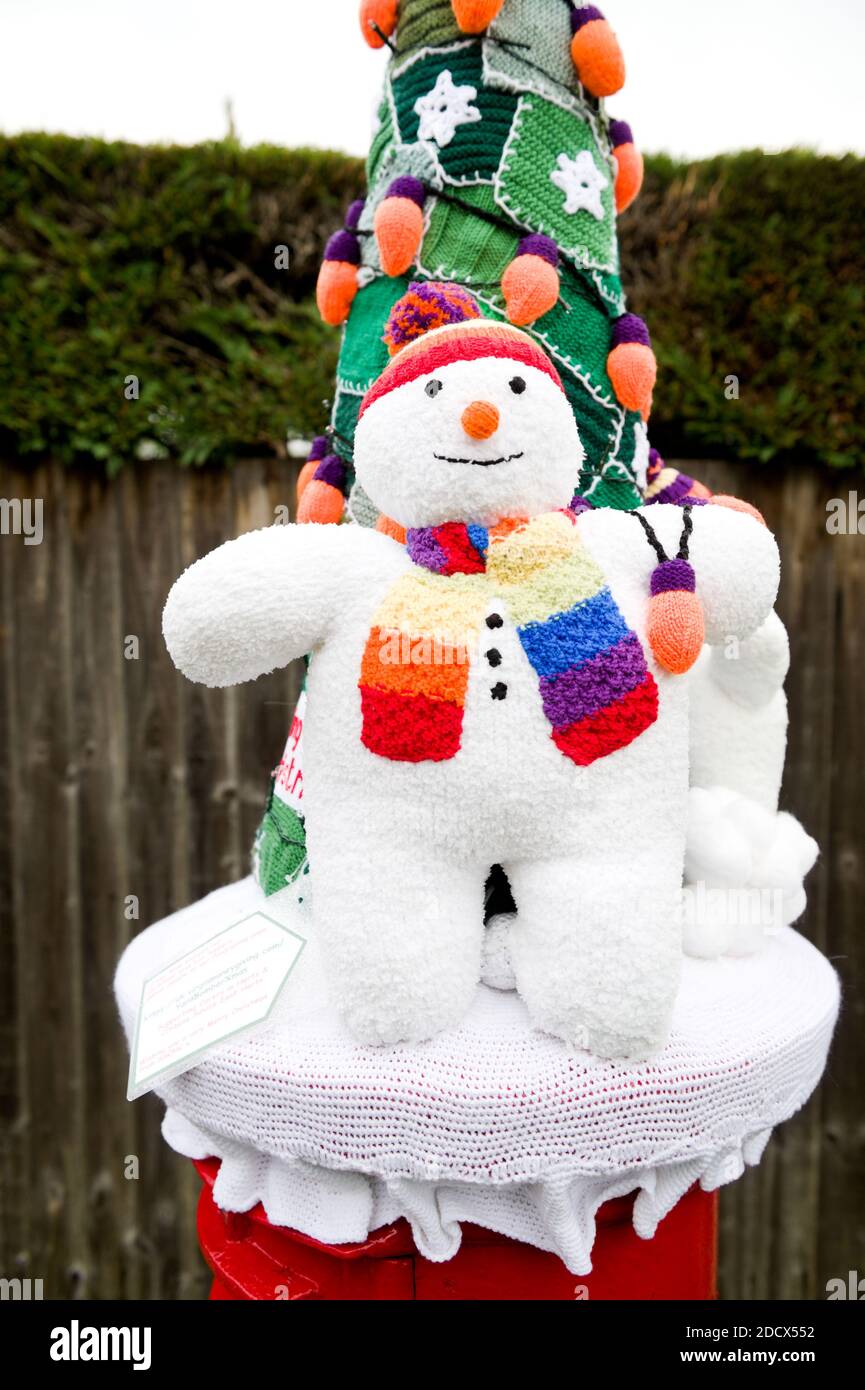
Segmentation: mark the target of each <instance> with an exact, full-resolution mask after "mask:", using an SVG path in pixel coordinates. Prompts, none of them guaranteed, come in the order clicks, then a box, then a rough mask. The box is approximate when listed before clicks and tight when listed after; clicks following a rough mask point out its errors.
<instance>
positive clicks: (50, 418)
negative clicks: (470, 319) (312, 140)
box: [0, 135, 363, 471]
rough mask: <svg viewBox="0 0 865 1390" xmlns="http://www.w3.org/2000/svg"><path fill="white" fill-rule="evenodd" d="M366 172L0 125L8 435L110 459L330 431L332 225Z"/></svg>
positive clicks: (35, 445)
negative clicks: (327, 252)
mask: <svg viewBox="0 0 865 1390" xmlns="http://www.w3.org/2000/svg"><path fill="white" fill-rule="evenodd" d="M362 187H363V171H362V168H361V165H360V164H359V162H358V161H357V160H353V159H349V158H347V157H345V156H342V155H337V154H326V153H320V152H316V151H308V150H288V151H287V150H279V149H269V148H258V149H254V150H241V149H240V148H239V147H237V146H236V145H233V144H231V143H224V144H218V145H205V146H200V147H197V148H192V149H180V148H165V149H162V148H155V149H151V148H141V147H138V146H134V145H122V144H105V143H102V142H99V141H95V140H70V139H65V138H62V137H53V136H43V135H35V136H31V135H28V136H22V137H20V138H16V139H4V140H0V316H2V329H0V332H2V351H0V430H2V431H3V432H4V433H5V434H6V435H7V443H9V442H11V443H13V444H14V446H15V448H16V449H17V451H18V452H19V453H22V454H31V453H42V452H45V451H48V452H50V453H52V454H55V455H60V456H61V457H64V458H66V459H67V460H72V459H81V458H86V457H87V456H90V457H95V458H96V459H98V460H101V461H104V463H105V464H106V465H107V467H108V468H109V470H111V471H113V470H115V469H116V468H117V467H119V466H120V465H121V464H122V463H123V462H124V461H126V460H129V459H133V458H135V457H136V455H137V454H141V453H142V452H143V453H152V452H153V450H154V446H156V447H157V448H158V449H160V450H167V451H168V452H169V453H171V454H172V455H174V456H176V457H178V458H179V459H180V461H181V462H183V463H202V462H204V461H205V460H207V459H209V458H212V457H219V456H221V457H225V458H231V457H234V456H236V455H237V454H238V452H243V451H247V450H256V451H261V450H262V449H278V448H280V447H281V445H282V442H283V441H284V439H285V434H286V430H287V429H288V430H291V431H293V432H300V433H306V434H308V433H309V432H311V431H313V430H314V429H315V427H316V426H318V425H320V423H321V419H322V413H323V412H322V408H321V400H322V397H323V396H325V395H327V394H328V393H329V391H330V385H329V383H330V381H331V380H332V376H333V370H334V366H335V363H336V354H337V345H338V344H337V335H336V334H335V333H333V332H332V331H331V330H330V329H327V328H325V327H324V325H323V324H322V323H321V322H320V320H319V317H318V314H317V313H316V311H315V308H314V305H313V304H312V303H311V295H312V291H313V288H314V285H315V276H316V273H317V269H318V259H319V255H320V250H321V243H322V238H323V236H324V235H325V232H326V231H327V230H328V229H329V228H331V227H332V226H333V225H334V224H336V223H338V222H339V221H340V220H341V217H342V210H343V207H344V205H345V203H346V202H347V201H348V200H349V199H350V198H351V197H353V196H355V195H356V194H357V192H358V191H360V190H362ZM279 245H288V246H289V247H290V250H291V268H290V269H289V270H287V271H286V270H277V269H276V268H275V264H274V261H275V255H274V248H275V247H276V246H279ZM130 375H135V376H138V377H139V379H140V398H139V399H138V400H126V399H125V395H124V381H125V379H126V377H127V376H130ZM10 437H11V438H10Z"/></svg>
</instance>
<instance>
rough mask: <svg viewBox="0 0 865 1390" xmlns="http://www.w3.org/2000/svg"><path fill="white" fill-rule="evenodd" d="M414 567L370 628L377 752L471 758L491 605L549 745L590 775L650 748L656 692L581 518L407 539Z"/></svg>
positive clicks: (366, 718) (370, 719)
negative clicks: (498, 610) (525, 671)
mask: <svg viewBox="0 0 865 1390" xmlns="http://www.w3.org/2000/svg"><path fill="white" fill-rule="evenodd" d="M407 545H408V551H409V554H410V556H411V558H412V560H413V561H414V567H413V568H412V570H411V571H409V573H408V574H406V575H403V576H402V577H401V578H400V579H398V580H397V582H396V583H395V584H394V585H393V586H392V588H391V589H390V590H389V592H388V593H387V595H386V596H385V598H384V600H383V602H382V604H381V605H380V607H379V608H378V610H377V612H376V613H375V616H374V618H373V625H372V629H371V631H370V634H369V637H368V639H367V643H366V648H365V651H364V656H363V662H362V666H361V674H360V680H359V682H358V684H359V688H360V694H361V710H362V717H363V727H362V733H361V738H362V741H363V743H364V744H365V746H366V747H367V748H368V749H370V751H371V752H373V753H376V754H378V756H379V757H382V758H390V759H392V760H395V761H397V762H426V761H431V762H443V761H446V760H447V759H448V758H452V757H454V755H455V754H456V753H457V752H458V750H459V747H460V742H461V738H462V727H463V711H464V708H465V699H466V691H467V689H468V679H469V667H470V660H471V657H472V654H473V653H474V652H476V650H477V646H478V638H479V635H480V632H481V628H482V625H483V623H484V621H485V617H486V614H487V613H488V612H489V609H490V603H491V600H496V601H498V602H501V603H504V604H505V605H506V607H507V610H508V612H509V614H510V617H511V619H512V621H513V622H514V623H515V625H516V629H517V633H518V635H519V639H520V642H521V644H522V648H523V651H524V652H525V654H526V656H527V658H528V660H529V663H530V664H531V666H532V668H533V669H534V671H535V674H536V675H537V678H538V684H539V692H540V698H541V703H542V705H543V709H544V713H545V715H546V717H547V719H548V720H549V723H550V727H551V736H552V738H553V741H554V742H555V744H556V746H557V747H558V748H559V749H560V750H561V752H562V753H563V754H564V755H565V757H567V758H570V759H571V760H572V761H573V762H575V763H576V764H578V766H580V767H586V766H588V764H589V763H593V762H594V761H595V760H596V759H597V758H603V757H606V756H607V755H608V754H609V753H614V752H615V751H616V750H617V749H618V748H623V747H624V746H625V745H626V744H628V743H631V742H632V741H633V740H634V739H635V738H637V737H639V735H640V734H641V733H643V732H644V731H645V730H646V729H647V728H648V727H649V726H650V725H651V724H653V723H654V722H655V719H656V718H657V714H658V690H657V686H656V685H655V680H654V677H653V676H652V675H651V673H650V671H649V669H648V666H647V664H646V658H645V654H644V652H643V648H642V645H641V643H640V640H639V638H638V637H637V636H636V634H635V633H633V632H632V631H631V629H630V628H629V627H628V625H627V623H626V622H625V620H624V618H623V616H622V614H621V612H620V611H619V609H618V607H617V605H616V603H615V601H614V599H613V596H612V594H611V593H610V590H609V588H608V587H607V585H606V583H605V580H604V576H603V574H602V572H601V570H600V569H599V567H598V566H597V564H596V563H595V561H594V560H593V559H592V557H591V556H590V555H589V553H588V551H587V550H586V548H585V546H584V545H583V542H582V540H581V539H580V536H579V533H578V530H577V526H576V518H575V516H574V515H573V513H572V512H570V511H559V512H549V513H546V514H545V515H543V516H539V517H535V518H533V519H532V520H531V521H505V522H500V523H499V524H498V525H497V526H495V527H493V528H492V529H491V530H487V529H486V528H485V527H482V526H464V525H462V524H461V523H449V524H448V525H445V526H433V527H426V528H423V529H420V530H414V531H409V532H408V538H407Z"/></svg>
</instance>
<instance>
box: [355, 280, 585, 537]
mask: <svg viewBox="0 0 865 1390" xmlns="http://www.w3.org/2000/svg"><path fill="white" fill-rule="evenodd" d="M414 288H415V287H412V289H413V290H414ZM449 288H450V287H445V286H441V287H440V286H424V287H423V289H424V290H425V291H429V292H431V291H438V290H445V289H449ZM461 293H463V294H464V292H461ZM465 297H466V298H467V299H468V298H469V297H468V296H465ZM408 298H409V296H406V299H408ZM401 303H402V301H401ZM397 309H399V306H397ZM475 312H477V311H476V310H475ZM582 460H583V447H582V444H581V443H580V437H579V434H578V432H577V426H576V421H575V420H574V415H573V411H572V410H571V407H570V405H569V404H568V401H567V397H566V396H565V393H564V389H563V387H562V383H561V380H560V378H559V375H558V373H557V371H556V369H555V367H554V366H553V365H552V363H551V361H550V359H549V358H548V357H547V356H546V354H545V353H544V352H543V351H542V350H541V348H540V347H539V346H538V345H537V343H535V342H534V340H533V339H532V338H530V337H529V336H528V334H526V333H522V332H521V331H520V330H519V329H517V328H514V327H513V326H512V325H510V324H506V323H493V322H492V321H490V320H486V319H481V318H480V317H475V318H469V319H466V320H465V321H463V322H456V323H446V324H445V325H444V326H442V327H435V328H433V329H431V330H430V331H427V332H423V333H422V336H420V337H416V338H414V339H412V340H411V341H409V342H408V343H407V344H406V345H405V346H400V348H399V351H397V352H396V354H395V356H394V358H393V360H392V361H391V362H390V364H389V365H388V366H387V368H386V369H385V371H384V372H383V373H382V375H381V376H380V377H379V379H378V381H377V382H376V383H375V384H374V386H373V387H372V388H371V389H370V390H369V391H368V392H367V394H366V396H365V397H364V401H363V404H362V406H361V413H360V419H359V422H358V426H357V431H356V433H355V442H354V465H355V471H356V473H357V478H358V481H359V482H360V485H361V487H362V488H363V489H364V491H365V492H366V493H367V495H368V496H369V497H370V498H371V499H372V501H373V502H374V503H375V505H376V506H377V507H378V508H380V510H381V511H383V512H384V513H385V514H386V515H387V516H389V517H391V518H392V519H393V520H394V521H397V522H399V523H400V525H402V526H405V527H421V526H440V525H444V524H445V523H446V522H449V521H462V522H465V523H467V524H468V525H478V526H493V525H495V523H496V522H498V521H501V520H503V519H504V518H506V517H524V516H536V515H538V514H539V513H542V512H547V511H553V510H555V509H556V508H557V507H566V506H567V505H568V503H569V502H570V500H571V498H572V497H573V495H574V491H575V489H576V486H577V481H578V477H579V471H580V466H581V463H582Z"/></svg>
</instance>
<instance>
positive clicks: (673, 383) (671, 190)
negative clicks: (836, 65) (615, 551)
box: [620, 150, 865, 467]
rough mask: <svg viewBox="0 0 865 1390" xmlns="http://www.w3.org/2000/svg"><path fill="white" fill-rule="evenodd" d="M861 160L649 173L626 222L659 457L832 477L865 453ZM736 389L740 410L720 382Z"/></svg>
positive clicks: (717, 162)
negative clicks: (654, 380)
mask: <svg viewBox="0 0 865 1390" xmlns="http://www.w3.org/2000/svg"><path fill="white" fill-rule="evenodd" d="M863 228H865V160H862V159H857V158H854V157H853V156H848V157H845V158H842V159H835V158H821V157H819V156H817V155H813V154H809V153H806V152H804V151H795V150H794V151H790V152H789V153H786V154H777V155H765V154H762V153H761V152H760V151H749V152H746V153H743V154H738V155H727V156H719V157H718V158H715V159H711V160H707V161H704V162H701V163H698V164H693V165H689V166H682V165H676V164H673V163H672V162H671V161H669V160H666V159H653V160H651V162H650V166H649V169H648V171H647V179H646V186H645V189H644V192H643V194H642V195H641V197H640V198H639V199H638V200H637V202H636V203H635V204H634V205H633V207H632V208H631V209H630V210H629V211H628V212H627V213H626V214H625V215H624V216H623V217H622V219H621V222H620V230H621V246H622V265H623V269H624V271H625V280H626V283H627V285H628V288H629V291H630V295H631V301H632V305H633V307H634V308H635V309H636V311H637V312H643V311H645V317H646V318H647V320H648V322H649V325H650V327H651V330H652V336H653V340H654V342H655V347H656V350H657V354H658V358H659V361H660V367H661V373H660V376H659V382H658V388H657V392H656V396H655V414H654V416H653V420H652V437H653V439H655V440H657V442H658V445H659V447H661V448H662V452H663V449H664V447H666V446H667V444H668V442H669V443H670V444H671V445H672V447H675V448H676V449H682V448H689V449H690V450H692V451H694V452H702V453H707V452H721V453H724V454H726V453H732V454H735V455H739V456H740V457H743V458H753V459H756V460H758V461H760V462H767V461H769V460H770V459H772V458H775V457H777V456H784V455H791V454H799V455H803V454H804V455H808V456H810V457H812V458H814V459H822V460H823V461H825V462H826V463H829V464H832V465H835V466H837V467H850V466H854V465H858V464H859V463H860V461H861V459H862V458H863V454H865V412H863V405H865V232H863ZM728 375H734V376H736V377H738V379H739V399H738V400H728V399H726V398H725V394H724V381H725V378H726V377H727V376H728Z"/></svg>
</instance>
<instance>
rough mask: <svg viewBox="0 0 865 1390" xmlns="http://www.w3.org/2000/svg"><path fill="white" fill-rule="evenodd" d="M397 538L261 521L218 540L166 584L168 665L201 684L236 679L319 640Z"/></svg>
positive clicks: (279, 663)
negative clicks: (223, 541)
mask: <svg viewBox="0 0 865 1390" xmlns="http://www.w3.org/2000/svg"><path fill="white" fill-rule="evenodd" d="M399 555H400V552H399V549H398V547H396V546H395V545H394V543H393V542H392V541H389V540H388V539H387V538H386V537H384V536H380V535H378V534H376V533H375V532H373V531H369V530H365V529H363V528H361V527H359V526H314V525H309V526H269V527H266V528H265V529H264V530H261V531H250V532H249V533H248V534H247V535H244V536H240V537H239V538H238V539H237V540H234V541H228V542H227V543H226V544H225V545H221V546H219V548H218V549H217V550H213V551H211V553H210V554H209V555H205V557H204V559H202V560H198V561H197V562H196V563H195V564H194V565H191V566H190V567H189V569H188V570H186V571H185V573H184V574H182V575H181V576H180V578H179V579H178V580H177V581H176V583H175V584H174V587H173V588H172V590H171V592H170V594H169V595H168V601H167V602H166V605H165V611H164V613H163V616H162V631H163V635H164V637H165V644H166V646H167V647H168V651H169V653H170V655H171V658H172V660H173V661H174V664H175V665H176V666H177V667H178V668H179V669H180V670H181V671H182V672H183V673H184V675H186V676H188V677H189V679H190V680H193V681H198V682H200V683H201V684H203V685H209V686H224V685H236V684H238V683H239V682H240V681H248V680H254V679H255V678H256V677H257V676H260V675H263V674H264V673H265V672H267V671H274V670H277V669H279V668H280V667H283V666H286V665H288V663H289V662H290V661H293V660H294V659H295V658H296V657H299V656H303V655H304V654H305V653H306V652H309V651H312V650H313V649H314V648H315V647H317V646H319V645H320V644H321V643H322V642H324V641H326V639H327V637H328V636H329V634H330V632H331V631H332V629H333V627H334V625H335V623H336V622H337V620H338V619H339V618H340V617H342V616H343V615H344V614H345V612H346V610H348V609H350V608H351V607H352V606H353V605H354V603H355V602H356V601H357V600H358V599H359V598H362V596H363V592H364V590H366V591H367V592H368V590H369V587H370V584H374V583H375V580H376V578H377V577H378V575H379V571H381V572H382V576H383V577H386V574H387V572H388V571H389V568H392V567H394V566H395V565H398V564H399V559H398V557H399Z"/></svg>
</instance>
